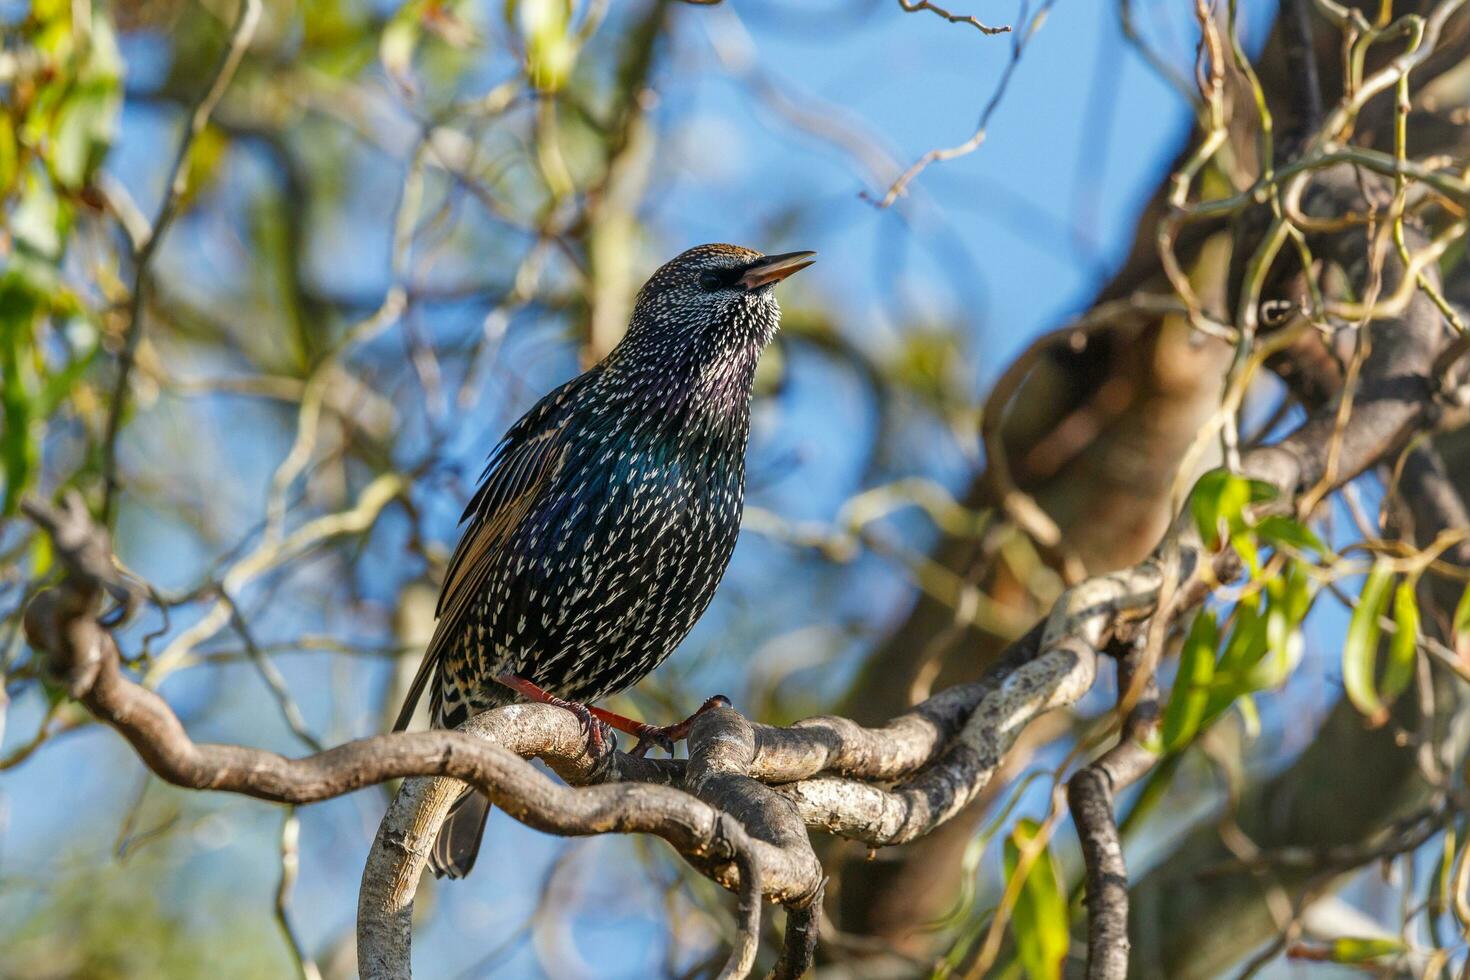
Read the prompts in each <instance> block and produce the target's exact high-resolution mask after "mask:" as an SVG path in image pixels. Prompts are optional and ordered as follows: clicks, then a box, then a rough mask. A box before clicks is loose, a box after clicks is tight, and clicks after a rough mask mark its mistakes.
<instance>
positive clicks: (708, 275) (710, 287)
mask: <svg viewBox="0 0 1470 980" xmlns="http://www.w3.org/2000/svg"><path fill="white" fill-rule="evenodd" d="M699 284H700V285H701V286H703V287H704V289H705V291H706V292H710V293H712V292H714V291H715V290H716V289H719V288H720V287H721V286H723V285H724V284H725V280H724V277H723V276H721V275H720V274H719V273H718V272H701V273H700V274H699Z"/></svg>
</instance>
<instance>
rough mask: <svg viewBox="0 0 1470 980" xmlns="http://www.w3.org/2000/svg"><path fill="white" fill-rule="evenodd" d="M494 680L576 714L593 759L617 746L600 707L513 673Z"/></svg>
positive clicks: (616, 738)
mask: <svg viewBox="0 0 1470 980" xmlns="http://www.w3.org/2000/svg"><path fill="white" fill-rule="evenodd" d="M495 681H496V683H498V684H504V685H505V686H506V687H508V688H510V689H511V690H512V691H515V692H516V693H517V694H519V695H520V696H521V697H523V698H525V699H526V700H527V701H535V702H537V703H539V704H549V705H552V706H554V707H557V708H563V709H565V710H567V711H570V712H571V713H572V714H574V715H576V716H577V720H578V721H580V722H581V723H582V733H583V734H584V735H586V736H587V751H588V752H590V753H591V754H592V757H593V758H594V759H600V758H602V755H603V753H604V752H609V751H612V750H614V749H616V748H617V747H618V737H617V736H616V735H614V734H613V733H612V728H610V727H609V726H608V724H607V722H606V721H605V720H604V719H603V718H602V709H600V708H589V707H587V705H585V704H580V703H578V702H576V701H568V700H566V699H565V698H559V697H557V696H556V695H555V694H552V693H550V692H549V691H543V690H542V689H541V688H539V687H537V686H536V685H535V684H532V683H531V682H530V681H528V680H526V679H525V678H524V677H517V676H516V675H515V674H500V675H498V676H497V677H496V678H495ZM614 717H617V716H614ZM624 720H626V719H624ZM629 724H637V722H629Z"/></svg>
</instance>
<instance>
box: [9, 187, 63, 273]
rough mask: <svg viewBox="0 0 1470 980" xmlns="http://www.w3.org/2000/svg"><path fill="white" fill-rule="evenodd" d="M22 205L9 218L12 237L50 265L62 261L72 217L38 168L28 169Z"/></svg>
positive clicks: (21, 200) (19, 244)
mask: <svg viewBox="0 0 1470 980" xmlns="http://www.w3.org/2000/svg"><path fill="white" fill-rule="evenodd" d="M21 185H22V187H23V190H22V192H21V193H22V196H21V199H20V204H19V206H17V207H16V209H15V211H14V212H13V213H12V214H11V216H10V234H11V235H12V236H13V237H14V239H15V242H16V244H17V245H18V246H20V247H22V248H24V249H27V250H29V251H30V252H32V253H34V254H35V255H37V256H39V257H41V258H43V259H46V260H47V261H49V262H53V263H55V262H60V261H61V252H62V242H63V241H65V239H66V235H67V232H68V231H69V230H70V228H71V214H70V211H69V209H68V208H66V207H65V206H64V205H63V203H62V202H61V200H60V199H59V198H57V196H56V192H55V191H54V190H53V189H52V188H51V182H50V181H49V180H46V179H45V178H44V177H43V176H42V175H40V174H38V173H37V172H36V170H35V168H34V167H33V168H30V169H29V170H27V172H26V174H25V176H24V177H23V178H22V180H21Z"/></svg>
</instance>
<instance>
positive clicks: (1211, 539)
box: [1189, 470, 1276, 550]
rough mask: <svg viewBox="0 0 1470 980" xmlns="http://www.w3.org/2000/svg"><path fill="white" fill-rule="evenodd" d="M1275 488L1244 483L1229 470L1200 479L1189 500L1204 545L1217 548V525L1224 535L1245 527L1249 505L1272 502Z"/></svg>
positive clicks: (1252, 482)
mask: <svg viewBox="0 0 1470 980" xmlns="http://www.w3.org/2000/svg"><path fill="white" fill-rule="evenodd" d="M1275 496H1276V488H1275V487H1273V486H1271V485H1270V484H1268V483H1262V482H1261V481H1259V480H1247V479H1246V478H1245V477H1243V476H1237V475H1236V474H1234V473H1231V472H1230V471H1229V470H1211V471H1210V472H1208V473H1206V474H1205V475H1204V476H1202V477H1200V478H1199V482H1198V483H1196V484H1195V485H1194V492H1193V493H1191V494H1190V497H1189V507H1190V512H1191V513H1192V514H1194V521H1195V525H1196V526H1197V527H1198V528H1199V533H1200V537H1201V538H1202V539H1204V542H1205V546H1206V547H1208V548H1210V549H1211V550H1214V549H1216V548H1218V547H1220V540H1221V538H1220V526H1221V524H1222V523H1223V524H1224V525H1225V530H1226V532H1227V533H1228V532H1230V531H1239V530H1241V529H1243V528H1244V527H1245V509H1246V507H1247V506H1249V505H1250V504H1252V503H1258V502H1260V501H1263V500H1271V499H1273V498H1274V497H1275Z"/></svg>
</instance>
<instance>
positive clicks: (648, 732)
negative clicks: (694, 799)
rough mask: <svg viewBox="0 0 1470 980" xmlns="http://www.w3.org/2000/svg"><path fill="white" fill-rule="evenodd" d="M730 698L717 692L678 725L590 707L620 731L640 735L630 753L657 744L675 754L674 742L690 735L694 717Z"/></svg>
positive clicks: (724, 704)
mask: <svg viewBox="0 0 1470 980" xmlns="http://www.w3.org/2000/svg"><path fill="white" fill-rule="evenodd" d="M728 707H730V699H729V698H727V697H725V696H724V695H723V694H716V695H715V696H714V697H712V698H710V699H708V700H707V701H705V702H704V704H702V705H700V706H699V710H698V711H696V712H694V714H692V715H690V716H689V717H688V718H685V719H684V720H683V721H681V722H679V723H678V724H676V725H664V726H658V725H648V724H645V723H644V722H641V721H634V720H633V719H632V718H625V717H624V716H622V715H620V714H617V713H615V712H612V711H608V710H607V709H605V708H588V709H587V710H588V711H591V712H592V714H593V715H595V716H596V717H597V718H599V719H601V720H602V721H605V722H607V724H609V725H611V726H612V727H613V728H616V729H617V730H618V731H620V732H627V733H628V734H629V735H636V736H638V744H637V745H635V746H633V751H632V752H631V753H629V754H630V755H636V756H642V755H643V754H644V753H646V752H647V751H648V750H649V749H650V748H652V747H653V746H655V745H657V746H658V747H659V748H661V749H663V750H664V751H665V752H667V753H668V754H669V755H673V754H674V743H675V742H680V741H683V740H684V739H686V738H688V737H689V729H691V728H693V727H694V719H696V718H698V717H699V716H700V715H702V714H704V713H705V712H706V711H709V710H710V709H711V708H728Z"/></svg>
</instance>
